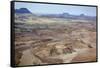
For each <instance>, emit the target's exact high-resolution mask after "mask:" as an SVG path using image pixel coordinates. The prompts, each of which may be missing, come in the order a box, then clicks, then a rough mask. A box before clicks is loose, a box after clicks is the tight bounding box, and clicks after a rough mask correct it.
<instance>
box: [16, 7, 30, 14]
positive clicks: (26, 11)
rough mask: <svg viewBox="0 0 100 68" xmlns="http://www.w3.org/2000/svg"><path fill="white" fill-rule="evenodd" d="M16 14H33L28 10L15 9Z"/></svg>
mask: <svg viewBox="0 0 100 68" xmlns="http://www.w3.org/2000/svg"><path fill="white" fill-rule="evenodd" d="M15 13H31V12H30V11H29V10H28V9H27V8H20V9H15Z"/></svg>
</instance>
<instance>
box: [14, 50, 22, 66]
mask: <svg viewBox="0 0 100 68" xmlns="http://www.w3.org/2000/svg"><path fill="white" fill-rule="evenodd" d="M21 57H22V53H21V52H19V51H17V52H16V53H15V61H16V63H15V64H16V65H18V64H19V63H20V58H21Z"/></svg>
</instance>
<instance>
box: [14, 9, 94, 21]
mask: <svg viewBox="0 0 100 68" xmlns="http://www.w3.org/2000/svg"><path fill="white" fill-rule="evenodd" d="M15 13H18V14H24V13H26V14H33V13H32V12H31V11H29V10H28V9H27V8H20V9H15ZM35 15H38V16H39V17H48V18H66V19H82V20H96V16H86V15H84V14H80V15H72V14H69V13H62V14H40V15H39V14H35Z"/></svg>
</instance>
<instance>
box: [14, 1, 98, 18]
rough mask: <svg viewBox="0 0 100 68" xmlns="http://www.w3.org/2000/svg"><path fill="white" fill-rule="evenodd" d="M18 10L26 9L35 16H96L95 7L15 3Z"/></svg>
mask: <svg viewBox="0 0 100 68" xmlns="http://www.w3.org/2000/svg"><path fill="white" fill-rule="evenodd" d="M20 8H27V9H28V10H29V11H31V12H32V13H35V14H62V13H69V14H72V15H80V14H84V15H86V16H96V7H89V6H75V5H58V4H42V3H26V2H15V9H20Z"/></svg>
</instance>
